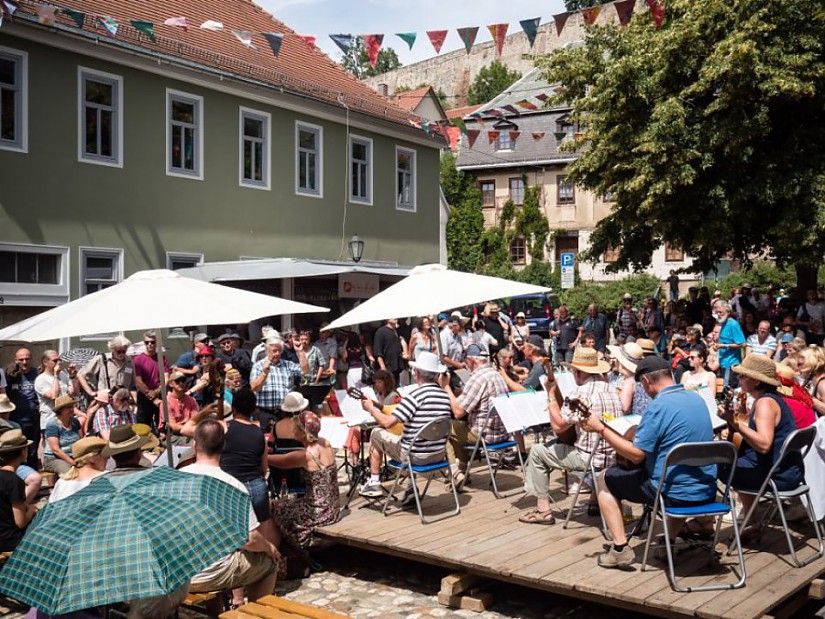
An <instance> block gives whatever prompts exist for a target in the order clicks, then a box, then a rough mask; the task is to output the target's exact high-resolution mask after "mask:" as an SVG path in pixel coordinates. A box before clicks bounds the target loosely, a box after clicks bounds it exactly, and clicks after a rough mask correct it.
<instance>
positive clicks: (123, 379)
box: [77, 335, 135, 398]
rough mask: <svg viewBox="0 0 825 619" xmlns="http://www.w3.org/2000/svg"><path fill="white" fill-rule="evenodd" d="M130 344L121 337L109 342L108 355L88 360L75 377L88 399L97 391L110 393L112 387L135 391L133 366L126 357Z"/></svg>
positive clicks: (118, 336) (117, 336)
mask: <svg viewBox="0 0 825 619" xmlns="http://www.w3.org/2000/svg"><path fill="white" fill-rule="evenodd" d="M131 344H132V343H131V342H130V341H129V340H128V339H127V338H125V337H123V336H122V335H116V336H115V337H113V338H112V339H111V340H109V343H108V348H109V354H108V355H104V354H100V355H97V356H96V357H93V358H92V359H90V360H89V362H88V363H87V364H86V366H85V367H84V368H83V369H82V370H80V372H79V373H78V375H77V378H78V381H79V383H80V387H81V388H82V389H83V391H84V392H85V393H86V395H87V396H89V397H90V398H94V397H95V395H97V392H98V391H101V390H104V389H105V390H106V391H108V392H110V393H111V391H112V389H113V388H114V387H118V386H123V387H126V388H127V389H128V390H129V391H134V390H135V364H134V363H133V362H132V360H131V359H130V358H129V357H128V356H127V355H126V351H127V350H128V349H129V346H130V345H131Z"/></svg>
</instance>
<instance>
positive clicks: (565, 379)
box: [553, 372, 577, 398]
mask: <svg viewBox="0 0 825 619" xmlns="http://www.w3.org/2000/svg"><path fill="white" fill-rule="evenodd" d="M553 375H554V376H555V377H556V384H557V385H558V386H559V391H561V396H562V398H569V397H570V396H571V395H572V394H573V391H574V390H575V389H576V386H577V385H576V379H575V378H573V372H553Z"/></svg>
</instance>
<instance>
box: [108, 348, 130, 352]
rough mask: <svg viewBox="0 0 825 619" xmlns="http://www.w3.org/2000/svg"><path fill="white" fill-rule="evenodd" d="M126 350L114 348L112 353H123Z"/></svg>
mask: <svg viewBox="0 0 825 619" xmlns="http://www.w3.org/2000/svg"><path fill="white" fill-rule="evenodd" d="M127 350H129V349H128V348H115V349H114V350H113V351H112V352H118V353H125V352H126V351H127Z"/></svg>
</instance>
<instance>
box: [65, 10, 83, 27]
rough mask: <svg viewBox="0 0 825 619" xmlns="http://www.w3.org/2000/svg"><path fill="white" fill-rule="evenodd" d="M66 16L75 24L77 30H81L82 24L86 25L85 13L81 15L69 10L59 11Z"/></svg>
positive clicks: (78, 12)
mask: <svg viewBox="0 0 825 619" xmlns="http://www.w3.org/2000/svg"><path fill="white" fill-rule="evenodd" d="M60 10H61V11H63V12H64V13H65V14H66V15H68V16H69V17H71V18H72V21H74V23H76V24H77V27H78V28H82V27H83V24H85V23H86V13H81V12H80V11H73V10H71V9H60Z"/></svg>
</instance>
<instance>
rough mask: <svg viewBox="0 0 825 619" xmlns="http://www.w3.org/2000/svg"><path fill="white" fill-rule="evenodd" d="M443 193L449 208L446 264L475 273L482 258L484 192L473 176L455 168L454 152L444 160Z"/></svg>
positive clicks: (442, 162) (443, 158)
mask: <svg viewBox="0 0 825 619" xmlns="http://www.w3.org/2000/svg"><path fill="white" fill-rule="evenodd" d="M441 190H442V191H443V192H444V198H445V199H446V200H447V204H449V205H450V219H449V220H448V221H447V264H448V266H449V267H450V268H451V269H455V270H457V271H465V272H469V273H472V272H474V271H476V270H477V269H478V268H479V267H480V265H481V263H482V256H483V254H482V247H481V237H482V234H483V232H484V215H483V213H482V212H481V191H480V190H479V189H478V187H476V185H475V182H474V180H473V177H472V176H470V175H469V174H465V173H464V172H461V171H460V170H457V169H456V167H455V156H454V155H452V154H451V153H447V154H445V155H443V156H442V157H441Z"/></svg>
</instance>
